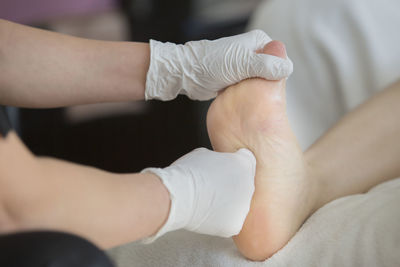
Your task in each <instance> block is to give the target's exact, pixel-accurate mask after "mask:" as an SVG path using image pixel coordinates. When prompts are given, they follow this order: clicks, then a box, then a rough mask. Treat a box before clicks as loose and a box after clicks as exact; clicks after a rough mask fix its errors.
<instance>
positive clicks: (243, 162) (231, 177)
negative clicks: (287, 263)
mask: <svg viewBox="0 0 400 267" xmlns="http://www.w3.org/2000/svg"><path fill="white" fill-rule="evenodd" d="M143 172H152V173H154V174H156V175H158V176H159V177H160V178H161V180H162V182H163V183H164V185H165V187H166V188H167V189H168V191H169V193H170V198H171V208H170V213H169V217H168V219H167V222H166V223H165V224H164V226H163V227H162V228H161V229H160V230H159V231H158V233H156V234H155V235H154V236H153V237H151V238H148V239H146V240H145V241H144V242H145V243H150V242H152V241H154V240H155V239H156V238H158V237H160V236H161V235H163V234H165V233H167V232H170V231H174V230H177V229H182V228H184V229H187V230H190V231H193V232H197V233H202V234H208V235H214V236H221V237H231V236H233V235H236V234H238V233H239V232H240V230H241V229H242V227H243V223H244V220H245V219H246V216H247V214H248V213H249V210H250V203H251V199H252V196H253V193H254V176H255V172H256V159H255V157H254V155H253V153H251V152H250V151H249V150H247V149H244V148H243V149H240V150H238V151H237V152H236V153H220V152H215V151H211V150H208V149H205V148H199V149H195V150H194V151H192V152H190V153H188V154H186V155H185V156H183V157H181V158H180V159H178V160H177V161H175V162H174V163H172V165H171V166H169V167H167V168H165V169H159V168H148V169H145V170H143Z"/></svg>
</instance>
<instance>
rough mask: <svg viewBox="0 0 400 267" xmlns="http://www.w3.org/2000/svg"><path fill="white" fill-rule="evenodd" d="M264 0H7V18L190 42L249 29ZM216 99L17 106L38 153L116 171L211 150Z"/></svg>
mask: <svg viewBox="0 0 400 267" xmlns="http://www.w3.org/2000/svg"><path fill="white" fill-rule="evenodd" d="M259 3H260V0H246V1H244V0H170V1H165V0H85V1H81V0H68V1H64V0H2V1H1V2H0V18H3V19H7V20H10V21H14V22H18V23H22V24H26V25H31V26H35V27H39V28H43V29H48V30H52V31H57V32H61V33H66V34H70V35H74V36H79V37H85V38H92V39H100V40H113V41H118V40H124V41H144V42H147V41H148V40H149V39H156V40H159V41H169V42H175V43H184V42H186V41H189V40H198V39H204V38H207V39H215V38H219V37H223V36H228V35H234V34H238V33H241V32H243V31H244V30H245V28H246V25H247V23H248V20H249V18H250V15H251V13H252V12H253V10H255V8H256V7H257V5H258V4H259ZM208 105H209V102H198V101H190V100H188V99H187V98H186V97H182V96H181V97H178V99H176V100H175V101H170V102H157V101H148V102H144V101H143V102H136V103H116V104H96V105H87V106H77V107H70V108H61V109H41V110H33V109H16V108H9V110H8V111H9V113H10V116H11V118H12V121H13V124H14V126H15V128H16V129H17V131H18V132H19V134H20V136H21V137H22V139H23V141H24V142H25V143H26V145H27V146H28V147H29V148H30V149H31V150H32V151H33V152H34V153H35V154H38V155H46V156H54V157H58V158H62V159H66V160H70V161H73V162H78V163H82V164H87V165H91V166H95V167H99V168H102V169H106V170H109V171H113V172H137V171H140V170H141V169H143V168H145V167H149V166H152V167H164V166H167V165H169V164H171V163H172V162H173V161H174V160H176V159H177V158H179V157H180V156H182V155H184V154H186V153H188V152H189V151H191V150H192V149H194V148H196V147H200V146H202V147H208V148H210V144H209V140H208V135H207V131H206V124H205V119H206V112H207V108H208Z"/></svg>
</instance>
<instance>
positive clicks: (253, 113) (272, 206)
mask: <svg viewBox="0 0 400 267" xmlns="http://www.w3.org/2000/svg"><path fill="white" fill-rule="evenodd" d="M260 52H263V53H268V54H273V55H275V56H280V57H285V56H286V54H285V49H284V46H283V44H282V43H280V42H278V41H273V42H271V43H269V44H268V45H267V46H266V47H264V49H263V51H260ZM399 99H400V83H397V84H396V85H394V86H393V87H392V88H389V89H387V90H385V91H384V92H383V93H381V94H379V95H377V96H375V97H374V98H372V99H371V100H370V101H368V102H367V103H365V104H363V105H362V106H360V107H359V108H358V109H356V110H355V111H353V112H351V113H350V114H348V115H347V116H345V117H344V118H343V119H342V120H341V121H340V122H338V124H337V125H336V126H335V127H334V128H333V129H331V130H330V131H329V132H328V133H327V134H326V135H324V136H323V137H322V138H321V139H320V140H319V141H318V142H316V143H315V145H313V146H312V147H311V148H310V149H309V150H308V151H306V153H303V152H302V151H301V149H300V147H299V145H298V143H297V140H296V137H295V136H294V134H293V132H292V130H291V128H290V125H289V121H288V118H287V115H286V99H285V82H284V81H266V80H262V79H250V80H246V81H243V82H241V83H239V84H237V85H234V86H231V87H229V88H227V89H226V90H225V91H224V92H223V93H221V94H220V95H219V96H218V97H217V98H216V99H215V100H214V102H213V103H212V105H211V106H210V109H209V111H208V114H207V127H208V132H209V136H210V140H211V143H212V146H213V148H214V149H215V150H216V151H221V152H233V151H236V150H237V149H238V148H240V147H246V148H248V149H250V150H251V151H252V152H253V153H254V154H255V156H256V159H257V170H256V177H255V185H256V190H255V193H254V195H253V199H252V203H251V208H250V212H249V214H248V216H247V218H246V221H245V223H244V226H243V229H242V231H241V232H240V233H239V235H237V236H235V237H234V238H233V239H234V241H235V243H236V245H237V247H238V249H239V251H240V252H241V253H242V254H243V255H244V256H245V257H247V258H249V259H251V260H256V261H260V260H265V259H267V258H268V257H270V256H271V255H273V254H274V253H275V252H276V251H278V250H279V249H281V248H282V247H283V246H284V245H285V244H286V243H287V242H288V241H289V240H290V238H291V237H292V236H293V235H294V234H295V233H296V232H297V230H298V229H299V228H300V226H301V225H302V223H303V222H304V221H305V220H306V219H307V217H309V216H310V215H311V214H312V213H313V212H314V211H315V210H317V209H318V208H320V207H322V206H323V205H325V204H326V203H328V202H329V201H332V200H334V199H336V198H339V197H342V196H346V195H350V194H357V193H364V192H366V191H368V190H369V189H370V188H371V187H373V186H375V185H377V184H379V183H381V182H383V181H385V180H389V179H393V178H396V177H399V176H400V164H399V159H400V144H399V142H398V136H399V135H400V124H399V123H398V119H397V117H396V115H395V114H399V112H400V107H399V105H398V101H399ZM381 118H385V119H384V120H383V119H381Z"/></svg>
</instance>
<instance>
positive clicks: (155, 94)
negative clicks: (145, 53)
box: [145, 40, 183, 101]
mask: <svg viewBox="0 0 400 267" xmlns="http://www.w3.org/2000/svg"><path fill="white" fill-rule="evenodd" d="M149 46H150V64H149V69H148V72H147V75H146V87H145V99H146V100H151V99H157V100H162V101H168V100H172V99H174V98H176V97H177V95H178V94H179V91H180V90H181V88H182V81H181V77H182V70H181V69H182V68H181V67H180V60H182V56H183V54H182V52H180V51H181V50H182V47H183V45H177V44H174V43H162V42H159V41H156V40H150V43H149ZM171 66H173V67H172V68H171Z"/></svg>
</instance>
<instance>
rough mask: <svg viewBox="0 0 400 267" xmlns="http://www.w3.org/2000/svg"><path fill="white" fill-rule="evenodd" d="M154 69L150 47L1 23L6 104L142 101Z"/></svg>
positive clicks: (0, 94) (0, 74)
mask: <svg viewBox="0 0 400 267" xmlns="http://www.w3.org/2000/svg"><path fill="white" fill-rule="evenodd" d="M149 64H150V48H149V44H148V43H135V42H108V41H97V40H88V39H83V38H76V37H72V36H68V35H63V34H59V33H55V32H50V31H44V30H40V29H35V28H31V27H27V26H23V25H19V24H16V23H12V22H9V21H5V20H1V19H0V104H3V105H12V106H19V107H32V108H50V107H61V106H72V105H79V104H90V103H99V102H117V101H129V100H142V99H144V90H145V82H146V74H147V70H148V69H149ZM27 88H29V90H27Z"/></svg>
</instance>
